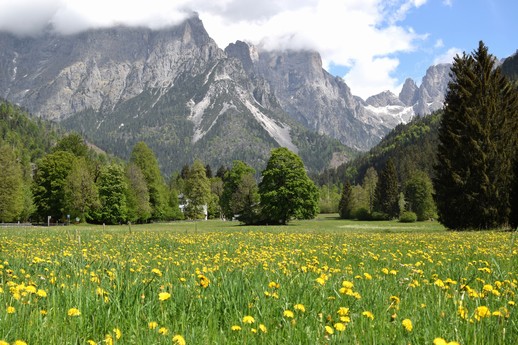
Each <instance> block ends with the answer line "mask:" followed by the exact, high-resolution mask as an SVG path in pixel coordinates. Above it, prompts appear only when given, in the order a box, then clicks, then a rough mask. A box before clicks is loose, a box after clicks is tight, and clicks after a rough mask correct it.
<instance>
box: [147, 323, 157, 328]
mask: <svg viewBox="0 0 518 345" xmlns="http://www.w3.org/2000/svg"><path fill="white" fill-rule="evenodd" d="M147 327H148V328H149V329H155V328H157V327H158V322H156V321H151V322H149V323H148V324H147Z"/></svg>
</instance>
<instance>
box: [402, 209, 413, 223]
mask: <svg viewBox="0 0 518 345" xmlns="http://www.w3.org/2000/svg"><path fill="white" fill-rule="evenodd" d="M399 221H400V222H401V223H414V222H416V221H417V215H416V214H415V213H414V212H410V211H405V212H403V213H401V216H399Z"/></svg>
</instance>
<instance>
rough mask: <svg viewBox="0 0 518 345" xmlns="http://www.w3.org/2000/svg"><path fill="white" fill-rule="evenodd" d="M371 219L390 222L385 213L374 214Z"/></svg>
mask: <svg viewBox="0 0 518 345" xmlns="http://www.w3.org/2000/svg"><path fill="white" fill-rule="evenodd" d="M371 219H372V220H389V219H390V216H389V215H388V214H386V213H383V212H372V215H371Z"/></svg>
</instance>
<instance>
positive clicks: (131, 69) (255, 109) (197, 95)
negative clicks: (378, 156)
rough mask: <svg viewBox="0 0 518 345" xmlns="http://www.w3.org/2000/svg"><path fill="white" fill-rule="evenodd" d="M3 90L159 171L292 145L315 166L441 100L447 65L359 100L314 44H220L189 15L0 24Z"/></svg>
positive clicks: (249, 158)
mask: <svg viewBox="0 0 518 345" xmlns="http://www.w3.org/2000/svg"><path fill="white" fill-rule="evenodd" d="M0 47H1V48H2V49H1V51H0V97H1V98H4V99H6V100H8V101H10V102H13V103H16V104H18V105H20V106H22V107H24V108H26V109H27V110H28V111H29V112H31V113H32V114H33V115H35V116H37V117H40V118H43V119H48V120H52V121H56V122H59V123H60V124H61V125H62V126H64V127H65V128H67V129H69V130H73V131H76V132H78V133H80V134H82V135H83V136H84V137H85V138H87V140H88V141H89V142H91V143H93V144H95V145H96V146H98V147H100V148H102V149H103V150H105V151H107V152H109V153H112V154H115V155H117V156H120V157H123V158H127V157H128V156H129V154H130V152H131V150H132V148H133V146H134V145H135V143H137V142H138V141H144V142H146V143H147V144H148V145H149V147H151V148H152V149H153V150H154V152H155V153H156V155H157V158H158V160H159V162H160V166H161V169H162V172H163V173H164V174H166V175H168V174H170V173H171V172H172V171H178V170H180V168H181V167H182V166H183V165H185V164H190V163H191V162H192V161H193V160H194V159H195V158H199V159H201V160H202V161H203V162H205V163H207V164H210V165H211V166H214V167H215V166H220V165H227V166H229V165H231V163H232V161H233V160H236V159H239V160H243V161H245V162H247V163H248V164H250V165H251V166H253V167H254V168H256V169H262V168H263V167H264V166H265V163H266V161H267V159H268V156H269V152H270V150H271V148H273V147H278V146H284V147H287V148H289V149H290V150H292V151H294V152H296V153H298V154H299V155H300V156H301V158H302V159H303V161H304V163H305V164H306V167H307V168H308V169H309V170H310V171H313V172H318V171H322V170H323V169H325V168H328V167H330V166H331V167H333V166H338V165H340V164H342V163H344V162H345V161H347V160H349V159H350V158H351V157H352V156H353V155H354V154H355V152H357V151H366V150H368V149H370V148H371V147H373V146H375V145H376V144H377V143H378V142H380V140H381V139H382V138H383V137H384V136H385V135H386V134H387V133H388V132H389V131H390V130H391V129H393V128H394V127H396V126H397V125H398V124H400V123H407V122H409V121H410V120H411V119H412V118H413V117H414V116H416V115H426V114H429V113H431V112H433V111H435V110H437V109H440V108H441V107H442V106H443V100H444V94H445V90H446V87H447V84H448V81H449V70H450V65H438V66H432V67H430V68H429V69H428V71H427V73H426V75H425V76H424V77H423V80H422V82H421V84H420V86H419V87H418V86H417V85H416V83H415V82H414V81H413V80H411V79H407V80H406V82H405V83H404V86H403V88H402V90H401V93H400V94H399V95H398V96H396V95H394V94H393V93H391V92H389V91H387V92H383V93H381V94H378V95H374V96H372V97H369V98H367V99H366V100H363V99H361V98H359V97H356V96H353V94H352V93H351V90H350V89H349V87H348V86H347V85H346V84H345V82H344V81H343V79H341V78H339V77H334V76H332V75H331V74H329V73H328V72H327V71H326V70H324V69H323V68H322V60H321V58H320V55H319V54H318V53H317V52H314V51H267V50H265V49H263V48H262V47H260V46H253V45H251V44H248V43H245V42H241V41H237V42H235V43H232V44H230V45H229V46H228V47H226V48H225V49H224V50H222V49H220V48H219V47H218V46H217V44H216V43H215V42H214V40H213V39H211V38H210V36H209V34H208V33H207V31H206V30H205V28H204V26H203V23H202V21H201V20H200V19H199V18H198V16H197V15H193V16H192V17H191V18H190V19H188V20H186V21H185V22H183V23H182V24H181V25H178V26H175V27H171V28H167V29H162V30H156V31H153V30H151V29H147V28H134V27H113V28H109V29H97V30H90V31H86V32H82V33H78V34H74V35H60V34H57V33H56V32H54V31H53V30H52V29H48V30H47V31H45V32H43V33H42V34H41V35H39V36H37V37H18V36H14V35H12V34H9V33H6V32H4V33H0Z"/></svg>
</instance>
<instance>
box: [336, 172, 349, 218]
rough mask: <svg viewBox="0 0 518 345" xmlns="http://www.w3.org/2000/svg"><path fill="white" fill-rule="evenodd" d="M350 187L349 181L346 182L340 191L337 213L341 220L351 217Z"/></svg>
mask: <svg viewBox="0 0 518 345" xmlns="http://www.w3.org/2000/svg"><path fill="white" fill-rule="evenodd" d="M351 196H352V187H351V184H350V183H349V181H346V182H345V184H344V188H343V189H342V196H341V197H340V202H339V204H338V213H340V218H342V219H350V218H351V216H352V208H351V207H352V202H351V201H352V199H351Z"/></svg>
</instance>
